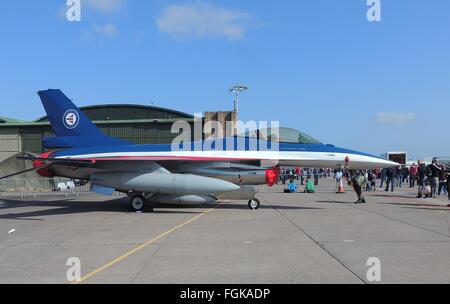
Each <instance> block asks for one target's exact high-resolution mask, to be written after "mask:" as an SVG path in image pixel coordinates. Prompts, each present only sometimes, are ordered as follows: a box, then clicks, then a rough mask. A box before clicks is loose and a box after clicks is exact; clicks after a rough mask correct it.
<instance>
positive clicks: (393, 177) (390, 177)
mask: <svg viewBox="0 0 450 304" xmlns="http://www.w3.org/2000/svg"><path fill="white" fill-rule="evenodd" d="M386 178H387V181H386V189H385V191H386V192H388V191H389V185H390V186H391V192H394V189H395V183H396V181H397V168H389V169H387V170H386Z"/></svg>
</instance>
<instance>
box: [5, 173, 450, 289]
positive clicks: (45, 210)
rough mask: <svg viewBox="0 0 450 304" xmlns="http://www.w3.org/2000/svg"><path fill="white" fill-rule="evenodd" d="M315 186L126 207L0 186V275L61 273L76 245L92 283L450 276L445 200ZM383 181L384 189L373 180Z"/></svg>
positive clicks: (36, 278)
mask: <svg viewBox="0 0 450 304" xmlns="http://www.w3.org/2000/svg"><path fill="white" fill-rule="evenodd" d="M321 183H322V184H323V185H322V186H320V187H319V188H318V191H317V193H315V194H304V193H298V194H283V193H281V192H282V191H283V186H281V185H279V186H275V187H273V188H268V187H261V188H260V193H259V194H258V197H259V198H260V199H261V201H262V207H261V209H260V210H257V211H251V210H249V209H248V206H247V203H246V202H243V201H232V202H225V203H223V204H215V205H206V206H200V207H189V208H168V207H161V208H157V209H156V210H155V212H154V213H142V214H135V213H127V212H126V210H127V208H128V200H127V199H126V198H117V197H116V198H107V197H106V198H105V197H101V196H97V195H93V194H87V195H84V196H81V197H80V198H78V199H77V198H75V199H66V198H61V197H57V196H48V197H45V196H41V197H38V198H37V199H30V200H20V199H13V198H9V197H8V198H2V197H1V196H0V283H61V284H67V283H69V282H68V281H67V277H66V273H67V272H68V270H69V266H66V264H67V262H68V259H69V258H71V257H76V258H79V260H80V261H81V272H82V282H81V283H83V284H90V283H136V284H140V283H158V284H159V283H187V284H196V283H199V284H203V283H224V284H230V283H244V284H246V283H254V284H260V283H288V284H289V283H356V284H364V283H371V282H369V278H368V276H367V273H368V271H369V269H370V268H371V266H372V265H369V266H368V265H367V262H368V259H369V258H372V257H375V258H377V259H379V261H380V263H381V265H380V266H381V268H380V270H381V283H445V284H449V283H450V224H449V223H450V208H449V207H447V206H446V204H448V201H447V200H446V199H444V198H441V199H428V200H423V199H416V198H415V196H414V193H415V192H414V190H413V189H408V188H402V189H396V191H397V192H394V193H390V192H384V191H377V192H372V193H366V197H367V200H368V203H367V204H365V205H355V204H353V202H354V201H355V200H356V196H355V193H354V192H353V191H351V190H350V189H347V193H346V194H339V195H337V194H335V193H334V191H335V188H334V182H333V181H332V180H331V179H330V180H327V181H323V180H322V181H321ZM377 190H379V189H377Z"/></svg>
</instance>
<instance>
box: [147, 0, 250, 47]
mask: <svg viewBox="0 0 450 304" xmlns="http://www.w3.org/2000/svg"><path fill="white" fill-rule="evenodd" d="M250 19H251V15H249V14H247V13H244V12H240V11H235V10H230V9H226V8H223V7H218V6H214V5H212V4H208V3H201V2H196V3H191V4H179V5H170V6H168V7H166V8H165V9H164V10H163V11H162V13H161V14H160V16H159V17H158V18H157V19H156V25H157V27H158V29H159V30H160V31H161V32H163V33H165V34H168V35H170V36H172V37H174V38H182V39H188V38H205V37H225V38H228V39H232V40H235V39H240V38H242V37H243V36H244V33H245V31H246V29H247V25H246V23H248V21H249V20H250Z"/></svg>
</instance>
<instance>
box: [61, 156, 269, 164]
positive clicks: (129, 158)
mask: <svg viewBox="0 0 450 304" xmlns="http://www.w3.org/2000/svg"><path fill="white" fill-rule="evenodd" d="M70 159H71V158H64V160H70ZM72 159H73V160H83V161H92V162H93V163H95V162H97V161H121V160H122V161H123V160H126V161H146V160H148V161H169V160H172V161H175V160H190V161H218V160H219V161H238V160H260V159H256V158H229V157H227V158H224V157H192V156H118V157H98V158H97V157H96V158H72Z"/></svg>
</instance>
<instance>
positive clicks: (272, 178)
mask: <svg viewBox="0 0 450 304" xmlns="http://www.w3.org/2000/svg"><path fill="white" fill-rule="evenodd" d="M279 175H280V170H279V169H278V168H273V169H270V170H267V171H266V183H267V185H268V186H269V187H272V186H273V185H275V184H276V183H277V181H278V176H279Z"/></svg>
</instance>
